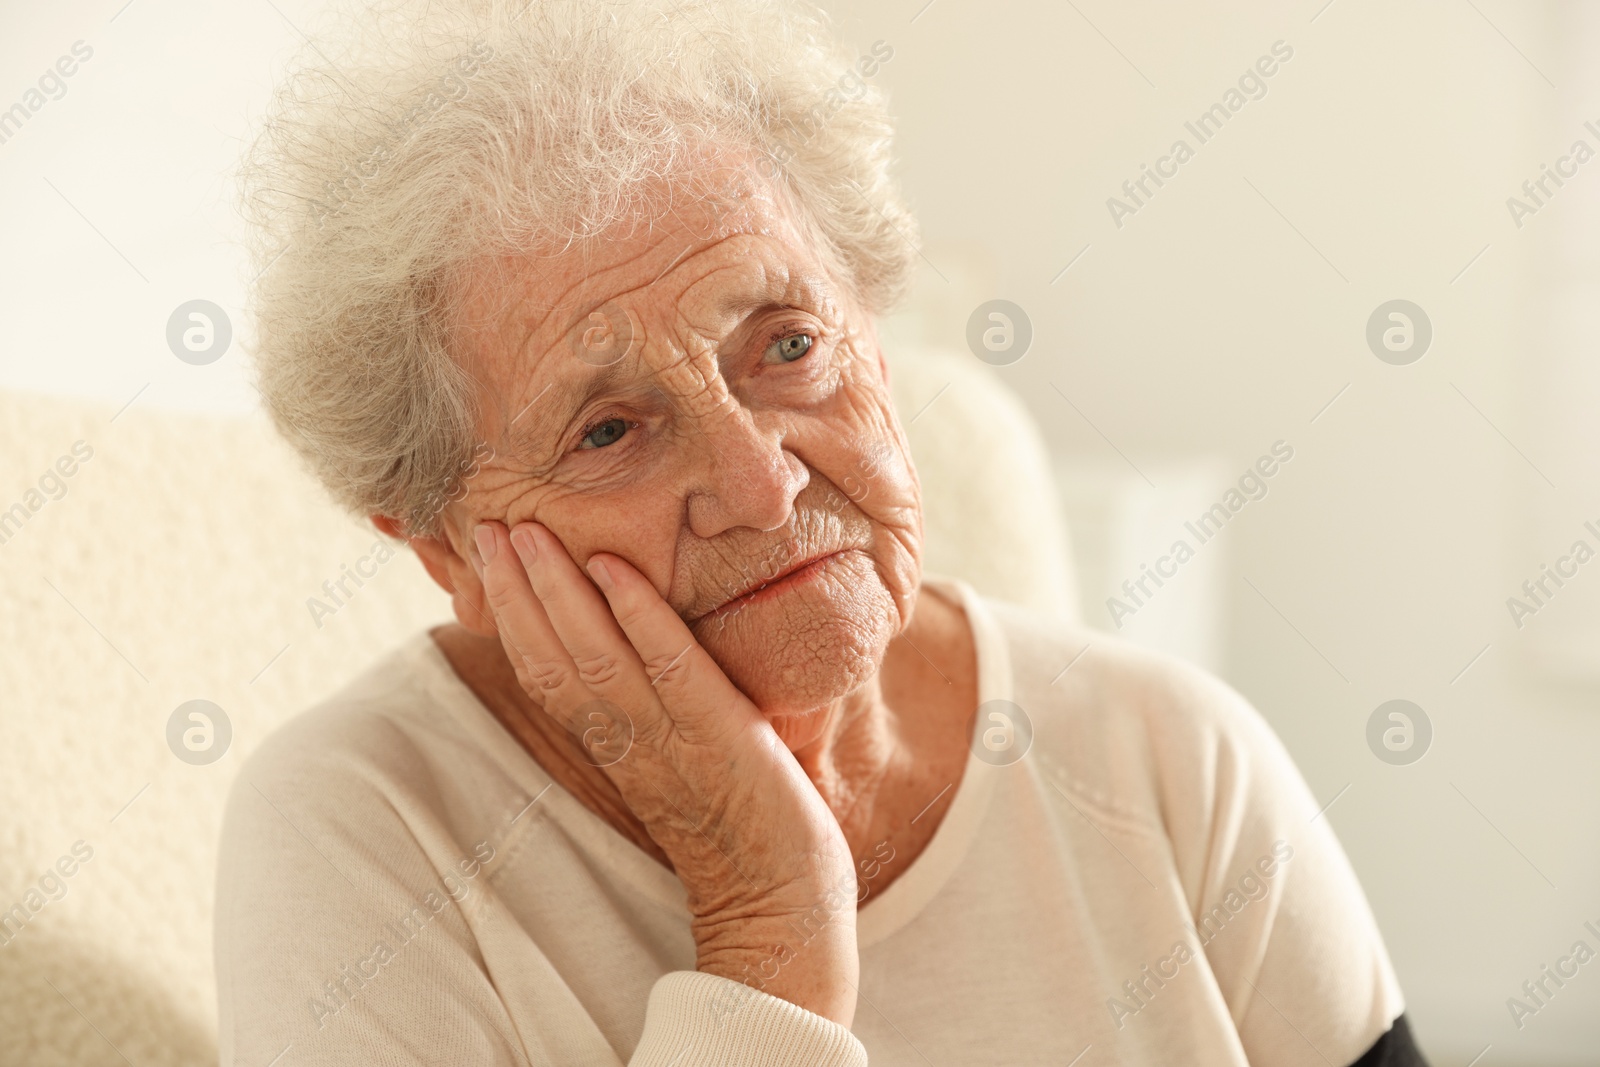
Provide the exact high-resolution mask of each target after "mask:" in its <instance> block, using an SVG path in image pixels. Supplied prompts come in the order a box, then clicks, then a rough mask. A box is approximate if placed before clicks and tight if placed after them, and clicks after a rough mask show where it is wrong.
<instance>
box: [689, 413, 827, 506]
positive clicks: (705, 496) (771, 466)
mask: <svg viewBox="0 0 1600 1067" xmlns="http://www.w3.org/2000/svg"><path fill="white" fill-rule="evenodd" d="M695 428H696V430H697V431H699V432H701V433H702V434H703V435H704V439H703V441H702V444H703V446H704V448H703V450H702V453H701V455H702V459H703V462H704V464H705V466H704V474H703V475H701V476H700V477H699V478H697V479H696V484H695V486H694V488H693V489H691V491H690V493H689V501H688V508H689V526H690V529H692V530H693V531H694V533H695V535H696V536H697V537H715V536H716V535H717V534H720V533H722V532H723V531H725V530H728V529H732V528H734V527H737V526H747V527H750V528H752V529H756V530H775V529H777V528H779V527H780V526H782V525H784V523H786V522H788V521H789V516H790V514H791V513H792V512H793V511H794V498H795V497H796V496H798V495H799V493H800V490H802V489H804V488H805V487H806V484H807V483H808V482H809V481H810V480H811V474H810V471H808V470H807V469H806V465H805V464H804V463H802V462H801V461H800V459H799V457H798V456H796V455H794V454H793V453H792V452H789V451H788V450H786V449H785V448H784V447H783V439H782V433H781V431H779V430H777V429H775V428H766V429H763V428H762V427H760V426H758V425H757V424H756V420H755V419H754V418H753V417H752V416H751V414H750V413H749V412H748V411H746V410H744V409H742V408H737V407H735V408H734V409H733V410H731V411H729V410H724V411H722V412H719V413H718V414H717V415H715V416H713V417H711V418H710V419H707V420H705V421H704V422H702V423H700V424H699V425H697V426H696V427H695Z"/></svg>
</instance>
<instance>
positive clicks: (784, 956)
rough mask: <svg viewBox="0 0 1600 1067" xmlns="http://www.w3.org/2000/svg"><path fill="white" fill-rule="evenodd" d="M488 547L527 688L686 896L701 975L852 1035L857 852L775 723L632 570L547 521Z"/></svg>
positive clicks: (484, 528) (505, 634)
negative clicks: (580, 556)
mask: <svg viewBox="0 0 1600 1067" xmlns="http://www.w3.org/2000/svg"><path fill="white" fill-rule="evenodd" d="M476 538H477V542H478V551H479V553H480V555H481V556H482V557H483V561H484V562H483V570H482V577H483V583H484V590H485V593H486V596H487V598H488V601H489V605H490V607H491V609H492V610H493V611H494V615H495V621H496V626H497V628H498V629H499V632H500V640H501V643H502V644H503V645H504V646H505V650H506V654H507V655H508V656H509V657H510V659H511V663H512V665H513V666H514V667H515V668H516V672H517V678H518V680H519V681H520V682H521V683H522V687H523V689H524V690H526V691H527V693H528V695H529V696H530V697H531V698H532V699H533V700H534V701H535V702H537V703H538V704H540V705H541V706H542V707H543V708H544V710H545V712H546V713H547V714H549V715H550V716H552V717H553V718H555V719H556V721H558V722H560V723H561V724H562V725H563V726H565V727H566V728H567V729H568V730H569V731H571V732H572V733H573V734H575V735H577V736H579V737H580V738H581V739H582V740H583V741H584V743H585V747H586V748H587V749H588V750H589V751H590V752H591V759H590V762H592V763H596V764H598V765H600V766H602V767H603V768H604V770H605V773H606V775H607V776H608V777H609V778H610V779H611V781H612V782H613V783H614V784H615V785H616V787H617V789H618V791H619V792H620V793H621V794H622V798H623V800H624V801H625V802H626V803H627V805H628V807H629V808H630V809H632V811H633V813H634V815H635V816H636V817H637V818H638V819H639V821H640V822H642V823H643V824H644V826H645V828H646V830H647V831H648V832H649V834H650V837H651V838H652V839H653V840H654V841H655V842H656V844H657V845H659V846H660V847H661V849H662V851H663V852H665V853H666V855H667V858H668V859H670V860H671V861H672V865H673V867H674V869H675V870H676V871H677V873H678V878H679V879H680V880H681V881H682V882H683V884H684V887H685V888H686V889H687V890H688V900H689V908H690V911H691V914H692V915H693V921H692V924H691V929H692V932H693V935H694V940H695V946H696V948H697V956H698V958H697V961H696V967H697V969H699V970H701V971H705V972H707V973H709V974H716V975H720V976H722V977H725V978H732V979H734V980H736V981H741V982H747V983H748V984H750V985H752V986H754V987H755V988H757V989H761V990H763V991H764V992H767V993H770V994H772V995H773V996H777V997H782V998H783V999H785V1000H788V1001H791V1002H792V1003H795V1004H798V1005H800V1006H801V1007H803V1008H806V1009H807V1010H809V1011H812V1012H815V1013H817V1014H819V1015H822V1016H825V1017H827V1018H830V1019H833V1020H834V1021H836V1022H839V1023H841V1024H842V1025H845V1026H849V1025H850V1022H851V1020H852V1018H853V1017H854V1015H855V1003H856V983H857V981H858V979H859V966H858V956H857V951H856V936H855V931H856V926H855V922H856V882H855V871H854V867H853V864H852V859H851V855H850V849H849V846H848V844H847V843H846V841H845V839H844V834H843V833H842V832H841V831H840V829H839V824H838V821H837V820H836V819H835V818H834V816H833V812H832V811H830V810H829V809H828V806H827V805H826V804H825V803H824V802H823V800H822V797H821V795H820V794H819V793H818V792H817V790H816V787H815V786H813V785H812V783H811V780H810V779H809V778H807V777H806V775H805V772H804V771H802V770H801V768H800V765H799V763H798V762H796V760H795V758H794V756H793V754H792V753H790V752H789V750H788V749H787V748H786V747H785V746H784V745H783V743H782V741H781V740H780V739H779V738H778V735H777V733H776V732H775V731H774V730H773V728H772V726H771V724H770V723H768V722H767V720H766V719H765V718H764V717H763V716H762V714H761V712H760V711H759V710H758V709H757V708H756V706H755V705H754V704H752V703H751V702H750V701H749V700H748V699H747V698H746V697H745V696H744V694H743V693H741V692H739V690H738V689H736V688H735V687H734V685H733V683H731V682H730V681H728V679H727V677H726V676H725V675H724V674H723V673H722V670H721V669H720V668H719V667H718V666H717V664H716V662H715V661H713V660H712V658H711V656H710V655H709V654H708V653H707V652H706V651H705V650H704V649H703V648H701V647H700V645H699V644H698V643H697V642H696V641H695V639H694V637H693V635H692V634H690V632H689V629H688V627H687V626H685V625H684V623H683V621H682V620H681V619H679V618H678V616H677V613H676V612H674V611H673V610H672V608H671V607H670V606H669V605H668V604H667V603H666V601H665V600H663V599H662V598H661V596H660V594H658V593H657V592H656V590H655V588H654V587H653V586H652V585H651V584H650V583H649V581H647V580H646V579H645V577H644V576H643V575H642V574H640V573H639V572H638V571H637V570H635V569H634V568H633V567H632V566H631V565H630V564H629V563H627V562H626V561H625V560H623V559H621V558H620V557H618V556H615V555H611V554H609V553H604V554H599V555H596V556H594V557H592V558H591V559H590V560H589V563H588V571H589V574H590V575H591V576H592V577H593V579H594V581H593V583H591V582H590V581H589V580H588V579H586V578H585V577H584V575H583V573H582V572H581V571H580V570H579V569H578V566H577V564H576V563H574V562H573V560H572V557H571V556H569V555H568V554H567V550H566V548H565V546H563V545H562V544H561V542H560V541H559V540H557V539H556V537H555V535H554V534H552V533H551V532H550V531H549V530H547V529H545V528H544V527H543V526H540V525H538V524H537V523H521V524H519V525H518V526H517V527H516V528H515V529H514V530H511V531H509V532H508V531H507V530H506V528H505V526H504V525H502V524H501V523H497V522H491V523H484V524H482V525H480V526H479V527H478V528H477V532H476ZM519 561H520V562H519ZM596 586H598V587H599V589H598V590H597V589H596ZM602 594H604V595H603V596H602ZM630 739H631V744H630V743H629V741H630Z"/></svg>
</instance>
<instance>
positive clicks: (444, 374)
mask: <svg viewBox="0 0 1600 1067" xmlns="http://www.w3.org/2000/svg"><path fill="white" fill-rule="evenodd" d="M357 25H358V30H359V32H357V33H356V34H355V35H354V36H353V37H352V38H351V43H350V45H349V47H347V48H345V49H344V50H343V51H337V50H334V49H333V48H332V47H331V46H326V47H322V48H320V49H318V50H315V56H314V58H315V59H316V62H315V63H312V64H309V65H307V66H303V67H302V68H300V69H299V70H298V71H297V73H296V74H295V75H294V76H293V77H292V78H291V79H290V80H289V82H288V84H287V88H286V89H285V90H284V92H283V95H282V97H281V98H280V100H279V102H278V105H277V107H276V109H275V110H274V112H273V114H272V116H271V118H270V121H269V122H268V124H267V128H266V129H267V132H266V134H265V135H264V136H263V139H262V141H261V142H260V144H259V146H258V149H257V151H256V153H255V154H254V156H253V166H252V169H251V172H250V175H251V186H250V188H251V195H250V197H249V199H248V204H249V207H250V209H251V211H252V212H253V214H254V217H255V219H256V221H257V222H258V224H259V227H260V231H259V232H260V233H261V234H262V235H263V240H262V245H261V252H260V255H261V266H262V275H261V281H260V290H261V291H260V293H259V304H258V307H259V327H260V343H259V353H258V356H259V366H260V384H261V390H262V393H263V395H264V397H265V400H266V403H267V405H268V407H269V409H270V411H271V412H272V415H273V417H274V418H275V420H276V422H277V424H278V426H279V427H280V429H281V430H282V432H283V433H284V435H285V436H286V437H287V438H288V439H289V440H290V441H291V442H292V443H293V444H294V445H295V446H296V447H297V448H298V449H299V451H300V452H301V453H302V454H303V455H304V457H305V458H306V459H307V461H308V462H309V464H310V465H311V467H312V468H313V470H314V471H315V472H316V473H317V474H318V475H319V476H320V478H321V479H322V480H323V481H324V482H325V483H326V484H327V486H328V487H329V488H330V489H331V490H332V492H333V493H334V494H335V495H336V496H337V497H338V498H339V499H340V500H341V501H343V502H344V503H346V504H348V505H349V506H350V507H351V508H353V509H355V510H356V511H358V512H359V513H361V514H364V515H369V516H372V518H373V521H374V522H375V523H376V524H377V525H378V527H379V528H380V529H382V530H384V531H386V532H387V533H389V534H391V535H394V536H397V537H402V538H404V539H405V540H406V541H407V542H408V543H409V545H410V547H411V548H412V549H413V550H414V551H415V553H416V555H417V557H418V558H419V559H420V560H421V562H422V564H423V566H424V567H426V568H427V570H428V573H429V574H431V575H432V576H433V578H434V580H436V581H437V582H438V583H439V585H440V586H442V587H443V588H444V589H445V590H446V591H447V592H448V593H449V594H450V596H451V597H452V599H453V602H454V607H455V614H456V617H457V620H458V622H457V623H456V624H453V625H447V626H441V627H439V628H437V629H433V630H431V631H429V632H426V633H422V634H418V635H417V636H416V637H415V638H414V639H413V640H412V641H410V642H409V643H408V644H406V645H404V646H403V647H401V648H400V649H398V650H397V651H395V652H393V653H392V654H390V655H389V656H388V657H387V658H385V659H383V660H382V661H381V662H379V663H377V664H375V665H373V666H372V667H371V668H370V669H369V670H367V671H366V672H365V673H364V674H363V675H362V676H361V677H360V678H359V679H358V680H356V681H355V682H354V683H353V684H351V685H350V686H348V687H347V688H345V689H344V690H343V691H342V692H340V693H338V694H337V695H335V696H333V697H332V698H331V699H329V700H328V701H327V702H326V703H325V704H323V705H322V706H321V707H319V708H317V709H315V710H313V711H311V712H309V713H307V714H305V715H303V716H301V717H299V718H298V719H296V720H295V721H294V722H292V723H291V724H289V725H288V726H286V727H285V728H283V729H282V730H280V731H279V732H278V733H276V734H275V735H274V736H273V737H271V738H270V739H268V740H267V741H266V742H265V743H264V744H262V745H261V746H260V747H259V748H258V749H257V750H256V751H255V752H254V753H253V755H252V756H251V758H250V759H249V761H248V764H247V766H246V767H245V768H244V770H243V772H242V773H241V775H240V778H239V781H238V784H237V786H236V787H235V789H234V791H233V796H232V798H231V801H230V804H229V808H228V812H227V818H226V827H225V831H224V840H223V851H222V860H221V869H220V872H219V876H218V895H219V902H218V909H217V929H216V954H217V966H218V980H219V998H220V1001H221V1042H222V1049H223V1062H224V1063H227V1064H241V1065H250V1067H268V1065H269V1064H280V1063H281V1064H284V1065H286V1067H287V1065H291V1064H349V1063H368V1062H370V1063H403V1064H441V1063H449V1064H496V1065H499V1064H506V1065H510V1064H541V1065H542V1064H559V1065H568V1064H595V1065H600V1064H612V1065H616V1064H622V1063H625V1062H626V1063H630V1064H651V1065H662V1067H667V1065H679V1067H693V1065H709V1064H727V1065H733V1064H772V1065H778V1064H807V1065H811V1064H815V1065H824V1064H826V1065H834V1064H838V1065H844V1064H865V1063H867V1062H868V1059H869V1056H870V1059H871V1062H872V1063H873V1064H875V1065H879V1067H887V1065H891V1064H919V1063H923V1064H939V1065H947V1064H948V1065H956V1064H1046V1063H1051V1064H1062V1065H1064V1064H1067V1063H1081V1064H1084V1065H1085V1067H1088V1065H1099V1064H1135V1063H1138V1064H1171V1063H1186V1064H1187V1063H1195V1064H1245V1063H1247V1062H1248V1063H1252V1064H1272V1065H1291V1064H1295V1065H1298V1064H1334V1065H1339V1067H1343V1065H1347V1064H1351V1063H1357V1062H1359V1063H1362V1064H1377V1063H1383V1064H1390V1065H1394V1064H1414V1063H1420V1062H1422V1061H1421V1059H1420V1058H1419V1057H1418V1055H1417V1053H1416V1051H1415V1049H1414V1046H1413V1045H1412V1043H1411V1041H1410V1038H1409V1036H1408V1030H1407V1028H1406V1024H1405V1020H1404V1018H1403V1016H1402V1014H1401V1013H1402V1008H1403V1005H1402V1000H1401V995H1400V991H1399V989H1398V986H1397V983H1396V981H1395V978H1394V974H1393V971H1392V969H1391V966H1390V963H1389V960H1388V958H1387V956H1386V953H1385V950H1384V947H1383V944H1382V941H1381V939H1380V937H1379V934H1378V932H1377V929H1376V927H1375V924H1374V921H1373V918H1372V915H1371V913H1370V911H1369V909H1368V907H1367V904H1366V901H1365V900H1364V898H1363V896H1362V893H1361V890H1360V887H1359V886H1358V885H1357V883H1356V881H1355V879H1354V877H1353V875H1352V873H1351V870H1350V867H1349V864H1348V862H1347V861H1346V859H1345V857H1344V855H1343V853H1342V852H1341V850H1340V847H1339V845H1338V843H1337V842H1336V840H1335V838H1334V836H1333V833H1332V831H1331V829H1330V828H1329V824H1328V820H1327V819H1319V818H1318V815H1319V814H1320V813H1319V811H1318V805H1317V803H1316V802H1315V801H1314V800H1313V798H1312V797H1311V796H1310V794H1309V792H1308V790H1307V789H1306V786H1305V784H1304V783H1303V781H1302V780H1301V778H1300V776H1299V775H1298V773H1297V772H1296V770H1295V769H1294V767H1293V765H1292V764H1291V763H1290V761H1289V758H1288V756H1287V755H1286V753H1285V752H1284V750H1283V748H1282V747H1281V745H1280V744H1279V743H1278V741H1277V740H1276V738H1275V737H1274V736H1273V735H1272V733H1271V732H1270V730H1269V729H1268V728H1267V727H1266V725H1265V724H1264V723H1263V722H1262V720H1261V719H1260V717H1259V716H1258V715H1257V714H1256V712H1255V711H1254V710H1253V709H1252V708H1251V707H1250V706H1249V705H1248V704H1246V703H1245V702H1244V701H1243V699H1241V698H1240V697H1239V696H1238V695H1237V694H1235V693H1234V692H1233V691H1231V690H1230V689H1228V688H1227V687H1226V686H1224V685H1223V684H1221V683H1220V682H1218V681H1216V680H1214V679H1212V678H1209V677H1207V676H1205V675H1203V674H1201V673H1200V672H1198V671H1196V670H1193V669H1191V668H1188V667H1185V666H1183V665H1181V664H1179V663H1175V662H1173V661H1170V660H1167V659H1163V658H1161V657H1158V656H1155V655H1152V654H1149V653H1144V652H1140V651H1138V650H1136V649H1134V648H1132V647H1129V646H1126V645H1123V644H1119V643H1118V642H1116V641H1114V640H1111V639H1109V638H1106V637H1102V636H1098V635H1097V636H1094V637H1092V639H1091V637H1090V636H1089V635H1087V634H1084V633H1080V632H1076V631H1072V630H1068V629H1064V628H1062V627H1060V626H1058V625H1056V624H1054V623H1051V622H1048V621H1046V620H1043V619H1041V618H1036V617H1032V616H1030V615H1029V614H1027V613H1026V612H1024V611H1022V610H1021V609H1019V608H1016V607H1012V606H1007V605H1005V604H1002V603H996V602H991V601H988V600H986V599H984V598H982V597H979V596H977V595H976V594H975V593H974V592H973V590H972V589H971V588H970V587H968V586H967V585H966V584H964V583H963V582H961V581H959V580H955V579H936V578H932V577H928V576H925V575H924V574H923V573H922V570H921V566H920V542H921V529H922V515H921V510H920V505H919V500H918V489H917V478H916V474H915V472H914V470H913V469H912V466H911V463H910V460H909V458H908V454H907V447H906V440H905V437H904V435H903V434H902V432H901V428H900V426H899V423H898V422H897V419H896V416H895V412H894V410H893V408H892V407H891V404H890V400H889V392H888V389H887V370H886V366H885V362H884V359H883V356H882V354H881V352H880V350H879V347H878V342H877V339H876V336H875V329H874V316H876V315H879V314H882V313H883V312H884V311H885V310H886V309H887V308H889V307H890V306H891V305H892V304H893V303H894V301H895V298H896V296H897V295H898V294H900V293H901V292H902V291H903V290H904V289H905V287H906V284H907V280H908V277H909V274H910V272H911V270H912V269H913V266H914V261H915V259H916V248H915V244H914V243H913V242H914V239H915V233H916V230H915V227H914V224H913V222H912V220H911V219H910V217H909V216H908V214H907V212H906V210H905V208H904V207H903V206H902V204H901V202H900V200H899V199H898V196H897V194H896V191H895V189H894V187H893V185H892V183H891V181H890V177H889V151H888V145H889V135H890V128H889V125H888V122H887V119H886V117H885V107H884V101H883V97H882V94H881V92H880V91H879V90H877V89H875V88H873V87H871V85H870V79H871V77H872V76H873V75H875V74H876V73H877V66H878V64H879V63H880V62H882V61H883V60H884V59H887V58H888V57H889V56H891V55H892V49H891V47H890V46H888V45H887V44H885V43H884V42H879V44H877V45H875V46H874V47H873V48H872V49H871V50H870V51H867V52H865V53H862V54H860V55H856V54H854V53H853V52H845V51H842V50H841V49H840V48H839V47H838V46H837V45H836V44H835V43H834V42H833V40H832V39H831V37H830V35H829V29H828V26H827V23H826V21H825V20H824V19H823V18H822V17H821V16H820V15H819V14H817V13H815V12H812V11H809V10H806V9H803V8H801V7H799V6H795V5H789V4H778V3H753V2H751V0H727V2H721V0H683V2H677V0H659V2H657V0H637V2H633V3H627V4H616V5H612V4H605V3H598V2H596V0H581V2H578V0H532V3H528V4H526V5H525V6H524V3H521V2H519V3H518V4H517V5H515V6H511V7H508V8H505V9H502V8H501V7H499V6H498V5H497V4H495V3H490V2H487V0H485V2H483V3H475V2H470V0H457V2H454V3H448V4H439V3H433V4H429V5H421V6H419V7H418V9H417V10H415V11H410V10H406V9H404V8H400V9H394V8H384V9H383V10H381V11H375V12H369V13H366V14H364V15H363V17H362V18H361V19H360V20H358V23H357ZM1069 667H1070V668H1071V669H1068V668H1069Z"/></svg>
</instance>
